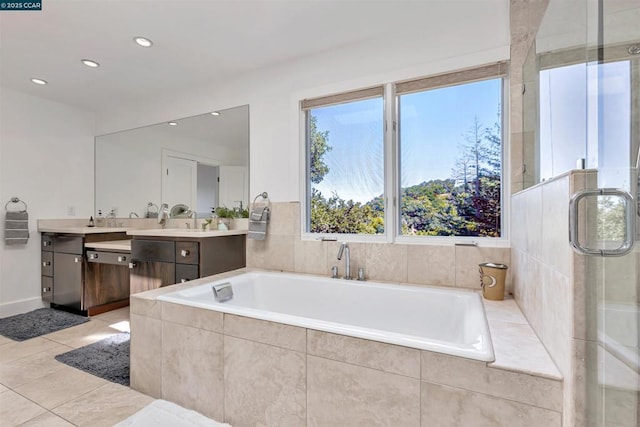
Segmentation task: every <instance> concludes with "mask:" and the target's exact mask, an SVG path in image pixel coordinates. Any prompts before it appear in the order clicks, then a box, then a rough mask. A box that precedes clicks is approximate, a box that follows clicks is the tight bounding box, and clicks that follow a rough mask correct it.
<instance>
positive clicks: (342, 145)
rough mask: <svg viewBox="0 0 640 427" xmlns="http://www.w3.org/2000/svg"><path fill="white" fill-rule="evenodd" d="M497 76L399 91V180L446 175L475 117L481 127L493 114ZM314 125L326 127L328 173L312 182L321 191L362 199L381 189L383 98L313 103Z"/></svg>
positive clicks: (487, 124) (498, 95) (488, 123)
mask: <svg viewBox="0 0 640 427" xmlns="http://www.w3.org/2000/svg"><path fill="white" fill-rule="evenodd" d="M501 97H502V92H501V80H500V79H493V80H485V81H481V82H476V83H471V84H466V85H462V86H453V87H448V88H442V89H435V90H430V91H425V92H418V93H413V94H407V95H402V96H401V97H400V101H399V107H400V111H401V118H400V136H401V163H402V172H401V185H402V186H403V187H405V186H410V185H414V184H419V183H421V182H424V181H429V180H432V179H446V178H450V177H451V170H452V168H453V167H454V165H455V162H456V160H457V158H458V157H459V150H460V146H461V145H462V144H464V142H465V138H464V133H465V132H466V131H467V130H469V128H470V127H471V126H472V125H473V121H474V117H476V116H477V117H478V120H479V121H480V123H481V124H482V126H483V128H484V127H492V126H493V124H494V123H495V122H496V120H497V119H498V109H499V106H500V104H501ZM312 113H313V115H314V116H316V117H317V125H318V130H320V131H329V137H328V142H329V145H330V146H331V147H332V150H331V151H330V152H329V153H327V155H326V156H325V162H326V163H327V165H328V166H329V173H328V174H327V175H326V176H325V178H324V180H323V181H322V182H321V183H320V184H317V185H315V186H314V187H315V188H317V189H319V190H320V191H321V192H322V193H323V194H324V195H325V196H329V195H331V194H332V192H336V193H337V194H338V195H339V196H340V197H342V198H343V199H354V200H355V201H360V202H367V201H369V200H371V199H372V198H373V197H375V196H378V195H380V194H382V193H383V189H384V170H383V101H382V99H381V98H376V99H369V100H364V101H359V102H351V103H348V104H340V105H334V106H328V107H323V108H317V109H314V110H313V111H312Z"/></svg>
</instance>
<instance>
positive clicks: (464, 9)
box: [0, 0, 508, 111]
mask: <svg viewBox="0 0 640 427" xmlns="http://www.w3.org/2000/svg"><path fill="white" fill-rule="evenodd" d="M487 7H491V8H493V7H495V8H496V12H498V11H499V12H500V13H502V11H503V10H505V8H506V7H508V0H421V1H415V0H414V1H405V0H361V1H358V0H352V1H346V0H342V1H330V0H306V1H305V0H281V1H274V0H262V1H247V0H45V1H44V2H43V10H42V11H41V12H36V11H32V12H2V13H0V85H2V86H4V87H8V88H12V89H15V90H18V91H22V92H26V93H30V94H33V95H36V96H41V97H44V98H48V99H52V100H55V101H59V102H64V103H67V104H70V105H74V106H77V107H80V108H83V109H86V110H89V111H98V110H104V109H105V108H113V107H115V106H118V105H121V104H123V103H127V102H131V101H133V100H141V99H142V100H144V99H145V98H151V97H152V96H153V94H154V93H158V91H169V90H176V89H180V88H184V87H190V86H191V87H193V86H196V85H198V84H204V83H207V84H211V83H215V82H217V81H223V80H224V79H225V78H229V77H231V76H237V75H238V74H241V73H244V72H248V71H251V70H255V69H260V68H263V67H268V66H273V65H276V64H281V63H286V62H289V61H294V60H297V59H300V58H302V57H305V56H310V55H316V54H319V53H322V52H325V51H328V50H331V49H337V48H341V47H349V46H351V47H352V46H357V45H359V44H363V43H375V41H376V40H381V39H382V38H385V37H389V36H390V35H392V36H394V37H397V36H398V35H400V36H402V35H403V34H406V37H416V29H419V30H420V33H419V37H439V38H446V34H443V31H442V28H443V23H444V24H445V28H446V23H447V22H454V21H457V20H459V19H461V18H460V17H461V16H462V17H463V18H465V19H469V18H470V17H471V18H472V17H473V16H474V15H473V14H474V13H476V12H477V11H478V10H479V8H484V9H486V8H487ZM481 24H482V23H478V27H479V28H481ZM484 30H485V31H487V29H484ZM138 35H142V36H145V37H148V38H150V39H152V40H153V41H154V46H153V47H152V48H150V49H145V48H141V47H138V46H137V45H136V44H135V43H134V42H133V37H134V36H138ZM83 58H89V59H93V60H95V61H98V62H99V63H100V64H101V67H100V68H98V69H90V68H87V67H86V66H84V65H82V64H81V63H80V60H81V59H83ZM32 77H37V78H41V79H45V80H47V81H48V82H49V84H48V85H46V86H36V85H34V84H33V83H31V82H30V79H31V78H32Z"/></svg>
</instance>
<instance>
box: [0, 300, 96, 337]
mask: <svg viewBox="0 0 640 427" xmlns="http://www.w3.org/2000/svg"><path fill="white" fill-rule="evenodd" d="M88 321H89V319H88V318H86V317H83V316H78V315H77V314H73V313H67V312H66V311H60V310H54V309H52V308H39V309H38V310H34V311H30V312H28V313H24V314H18V315H15V316H11V317H5V318H3V319H0V335H4V336H5V337H7V338H11V339H12V340H16V341H24V340H28V339H29V338H35V337H39V336H40V335H45V334H49V333H51V332H56V331H59V330H61V329H66V328H70V327H71V326H76V325H80V324H81V323H85V322H88Z"/></svg>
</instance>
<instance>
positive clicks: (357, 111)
mask: <svg viewBox="0 0 640 427" xmlns="http://www.w3.org/2000/svg"><path fill="white" fill-rule="evenodd" d="M381 92H382V88H378V89H376V90H375V94H376V95H377V96H375V97H373V98H368V99H362V98H361V97H362V96H363V95H364V96H367V95H370V93H368V92H366V91H365V92H364V93H355V94H354V96H353V98H356V99H353V100H347V101H344V102H340V101H342V100H335V99H333V98H327V99H325V100H323V102H316V103H315V104H319V105H318V106H317V107H315V108H308V109H307V110H306V121H307V126H306V127H307V165H308V166H307V182H308V200H309V204H308V213H309V214H308V219H309V221H308V231H310V232H312V233H340V234H383V233H384V217H385V214H384V203H383V200H384V154H383V152H384V114H383V111H384V108H383V98H382V96H380V94H381ZM336 101H338V103H337V104H335V102H336ZM324 104H330V105H324Z"/></svg>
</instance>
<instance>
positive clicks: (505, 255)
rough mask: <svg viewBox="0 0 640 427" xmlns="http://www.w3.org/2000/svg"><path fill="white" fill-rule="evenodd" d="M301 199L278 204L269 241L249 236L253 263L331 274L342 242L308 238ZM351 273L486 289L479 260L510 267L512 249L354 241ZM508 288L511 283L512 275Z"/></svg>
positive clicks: (274, 206)
mask: <svg viewBox="0 0 640 427" xmlns="http://www.w3.org/2000/svg"><path fill="white" fill-rule="evenodd" d="M300 230H301V227H300V203H299V202H290V203H288V202H284V203H273V204H272V209H271V222H270V223H269V229H268V233H267V239H266V240H264V241H258V240H251V239H248V240H247V266H248V267H257V268H266V269H270V270H278V271H288V272H296V273H309V274H319V275H323V276H328V275H330V274H331V267H332V266H334V265H337V266H338V268H339V272H340V275H341V276H342V275H343V274H344V259H343V260H342V261H338V260H337V253H338V248H339V247H340V242H323V241H320V240H302V239H301V233H300ZM349 248H350V251H351V275H352V276H354V277H355V276H356V274H357V271H358V268H359V267H363V268H364V269H365V276H366V278H367V280H379V281H388V282H399V283H413V284H423V285H437V286H452V287H459V288H469V289H480V278H479V274H478V264H479V263H482V262H499V263H504V264H507V265H509V263H510V258H509V256H510V251H509V248H495V247H469V246H432V245H415V244H395V243H349ZM507 286H509V282H508V279H507Z"/></svg>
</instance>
